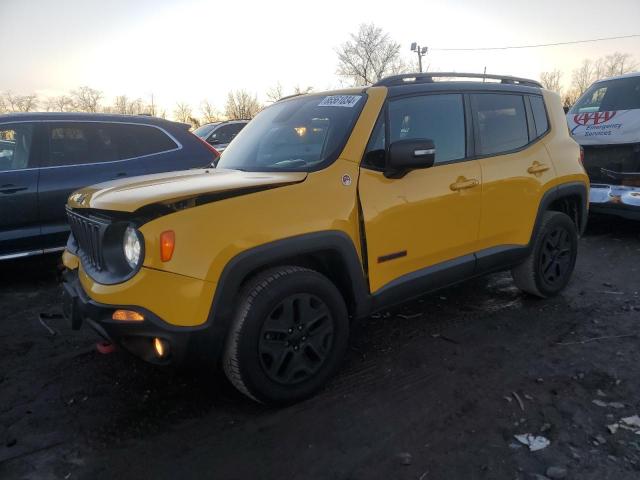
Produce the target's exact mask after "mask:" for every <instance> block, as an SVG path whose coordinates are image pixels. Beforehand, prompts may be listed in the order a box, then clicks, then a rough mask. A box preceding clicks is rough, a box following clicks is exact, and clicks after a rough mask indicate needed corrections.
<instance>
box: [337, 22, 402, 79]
mask: <svg viewBox="0 0 640 480" xmlns="http://www.w3.org/2000/svg"><path fill="white" fill-rule="evenodd" d="M336 53H337V54H338V75H340V76H341V77H344V78H346V79H349V80H351V82H352V83H353V84H354V85H368V84H371V83H374V82H376V81H378V80H380V79H381V78H382V77H384V76H386V75H389V74H395V73H401V72H402V71H405V70H406V68H407V65H406V64H405V62H404V61H402V59H401V58H400V44H399V43H397V42H395V41H393V40H392V39H391V37H390V36H389V34H388V33H385V32H384V31H383V30H382V28H380V27H376V26H375V25H374V24H373V23H369V24H364V23H363V24H362V25H360V28H359V30H358V32H357V33H355V34H351V39H350V40H348V41H346V42H345V43H343V44H342V45H341V46H340V48H338V49H337V51H336Z"/></svg>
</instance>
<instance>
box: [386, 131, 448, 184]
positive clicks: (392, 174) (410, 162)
mask: <svg viewBox="0 0 640 480" xmlns="http://www.w3.org/2000/svg"><path fill="white" fill-rule="evenodd" d="M435 160H436V146H435V145H434V143H433V140H429V139H426V138H412V139H407V140H398V141H397V142H393V143H392V144H391V145H389V157H388V158H387V165H386V168H385V172H384V176H385V177H387V178H400V177H403V176H405V175H406V174H407V173H408V172H409V171H410V170H415V169H418V168H429V167H432V166H433V164H434V162H435Z"/></svg>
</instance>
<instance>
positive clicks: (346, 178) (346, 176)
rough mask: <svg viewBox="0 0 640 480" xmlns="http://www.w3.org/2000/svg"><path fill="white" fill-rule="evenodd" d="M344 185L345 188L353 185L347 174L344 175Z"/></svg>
mask: <svg viewBox="0 0 640 480" xmlns="http://www.w3.org/2000/svg"><path fill="white" fill-rule="evenodd" d="M342 184H343V185H344V186H345V187H348V186H349V185H351V176H350V175H348V174H346V173H345V174H344V175H342Z"/></svg>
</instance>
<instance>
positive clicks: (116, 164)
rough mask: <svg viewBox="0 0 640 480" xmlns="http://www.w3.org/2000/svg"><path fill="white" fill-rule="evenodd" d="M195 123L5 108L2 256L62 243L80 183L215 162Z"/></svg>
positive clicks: (0, 162)
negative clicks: (70, 203) (67, 209)
mask: <svg viewBox="0 0 640 480" xmlns="http://www.w3.org/2000/svg"><path fill="white" fill-rule="evenodd" d="M188 128H189V126H188V125H185V124H182V123H176V122H171V121H168V120H164V119H160V118H154V117H149V116H134V115H102V114H81V113H23V114H9V115H0V260H4V259H8V258H17V257H25V256H29V255H37V254H42V253H47V252H53V251H57V250H62V249H63V248H64V245H65V244H66V241H67V237H68V236H69V227H68V225H67V220H66V215H65V204H66V202H67V197H68V196H69V194H70V193H71V192H73V191H74V190H77V189H79V188H81V187H84V186H87V185H92V184H94V183H100V182H105V181H108V180H113V179H116V178H122V177H130V176H134V175H143V174H148V173H158V172H167V171H174V170H186V169H189V168H197V167H207V166H209V165H211V163H212V162H213V161H214V160H215V159H216V156H217V153H216V152H215V150H213V149H212V148H211V147H209V146H208V145H207V144H206V143H205V142H203V141H202V140H200V139H199V138H198V137H196V136H195V135H193V134H191V133H190V132H189V130H188Z"/></svg>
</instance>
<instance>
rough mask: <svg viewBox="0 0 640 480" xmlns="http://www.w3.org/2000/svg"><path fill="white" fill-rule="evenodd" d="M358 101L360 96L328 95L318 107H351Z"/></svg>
mask: <svg viewBox="0 0 640 480" xmlns="http://www.w3.org/2000/svg"><path fill="white" fill-rule="evenodd" d="M358 100H360V95H330V96H328V97H324V98H323V99H322V101H321V102H320V103H319V104H318V106H319V107H349V108H351V107H353V106H354V105H355V104H356V103H358Z"/></svg>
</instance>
